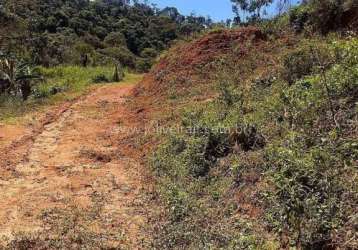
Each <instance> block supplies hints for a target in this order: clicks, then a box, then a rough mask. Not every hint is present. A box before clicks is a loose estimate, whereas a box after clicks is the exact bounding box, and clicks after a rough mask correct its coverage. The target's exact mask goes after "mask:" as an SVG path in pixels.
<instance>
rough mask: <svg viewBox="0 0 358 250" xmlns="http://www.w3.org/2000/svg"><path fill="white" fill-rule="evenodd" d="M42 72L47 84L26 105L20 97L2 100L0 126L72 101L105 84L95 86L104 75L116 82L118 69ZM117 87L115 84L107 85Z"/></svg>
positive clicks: (132, 78) (131, 78)
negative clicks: (97, 80)
mask: <svg viewBox="0 0 358 250" xmlns="http://www.w3.org/2000/svg"><path fill="white" fill-rule="evenodd" d="M38 70H39V72H40V73H41V75H42V76H43V78H44V80H43V81H42V82H39V83H37V84H36V85H35V87H34V88H33V94H32V96H31V97H30V98H29V100H27V101H26V102H23V101H21V99H20V98H19V97H9V96H0V122H2V123H13V122H15V121H17V120H18V118H19V117H22V116H24V115H25V114H28V113H32V112H35V111H42V110H44V109H46V108H47V107H48V106H51V105H56V104H59V103H61V102H66V101H71V100H74V99H76V98H77V97H79V96H81V95H83V94H85V93H86V92H88V91H90V90H91V89H92V88H95V87H98V86H101V85H103V84H101V83H100V84H96V85H94V79H95V78H96V77H97V76H99V75H101V76H105V77H106V78H107V79H112V77H113V73H114V68H113V67H109V66H101V67H87V68H83V67H79V66H57V67H53V68H44V67H40V68H39V69H38ZM141 78H142V75H140V74H134V73H130V72H126V73H125V77H124V79H123V80H122V81H121V84H123V85H130V84H135V83H136V82H138V81H140V79H141ZM106 84H113V83H106Z"/></svg>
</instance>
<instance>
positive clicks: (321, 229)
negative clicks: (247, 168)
mask: <svg viewBox="0 0 358 250" xmlns="http://www.w3.org/2000/svg"><path fill="white" fill-rule="evenodd" d="M295 141H297V142H295ZM302 141H305V140H302V138H299V137H294V138H293V139H291V141H290V142H289V143H288V144H287V143H286V145H285V146H284V147H277V146H275V147H272V148H270V149H269V150H267V155H266V158H267V167H268V168H269V171H270V173H271V176H272V184H273V185H274V186H275V191H274V192H272V193H270V194H269V197H270V198H271V200H270V204H269V206H270V209H269V210H270V211H271V213H268V217H269V218H270V220H269V223H270V225H274V227H276V229H278V230H279V231H281V232H282V234H283V235H286V236H289V237H290V239H291V240H293V241H294V242H295V245H296V246H302V247H303V249H323V248H324V247H326V246H329V245H331V244H334V243H335V242H334V240H335V239H334V238H332V235H333V233H334V232H335V231H337V230H339V229H340V228H341V227H343V226H344V225H345V223H346V222H347V219H348V215H349V214H350V213H351V212H352V210H353V208H354V206H355V205H354V204H355V202H357V200H354V199H353V200H349V201H348V200H346V199H347V198H348V197H351V194H352V193H351V192H352V190H350V189H349V187H347V186H346V185H345V177H346V176H347V173H349V172H350V171H351V170H349V168H346V167H345V166H344V163H343V162H342V161H341V158H340V156H339V155H337V154H336V153H335V152H334V150H335V148H334V146H333V147H332V146H331V145H330V143H326V144H323V145H319V146H318V145H317V146H315V147H312V148H308V149H306V148H305V147H304V146H305V145H302V144H303V143H302ZM351 198H353V197H351Z"/></svg>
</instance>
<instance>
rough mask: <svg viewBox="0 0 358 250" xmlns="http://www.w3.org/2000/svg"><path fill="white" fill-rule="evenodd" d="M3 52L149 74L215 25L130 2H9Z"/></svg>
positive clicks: (4, 7) (0, 19)
mask: <svg viewBox="0 0 358 250" xmlns="http://www.w3.org/2000/svg"><path fill="white" fill-rule="evenodd" d="M0 23H1V28H0V32H1V35H0V45H1V49H2V52H11V53H17V54H19V55H21V56H22V57H23V59H27V60H30V61H31V62H32V63H34V64H36V65H44V66H56V65H59V64H82V65H84V66H86V65H104V64H107V63H109V62H111V60H112V61H113V60H115V61H118V62H120V63H122V64H123V65H125V66H127V67H131V68H137V69H138V70H142V71H146V70H148V69H149V67H150V65H151V61H152V60H153V58H155V57H156V56H157V55H158V53H159V52H160V51H162V50H164V49H166V48H167V47H168V46H169V45H170V42H171V41H173V40H175V39H177V38H178V37H183V36H189V35H190V34H192V33H194V32H199V31H201V30H202V29H204V28H205V27H208V26H210V25H211V24H212V21H211V20H210V19H208V18H205V17H201V16H194V15H191V16H183V15H181V14H180V13H179V12H178V10H177V9H176V8H173V7H172V8H170V7H168V8H164V9H158V8H156V7H155V6H152V5H149V4H148V3H141V2H139V1H134V2H133V3H131V2H130V1H125V0H112V1H108V0H96V1H89V0H75V1H72V0H56V1H49V0H34V1H32V0H31V1H27V0H21V1H12V0H5V1H2V3H1V4H0Z"/></svg>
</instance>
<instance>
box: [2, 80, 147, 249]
mask: <svg viewBox="0 0 358 250" xmlns="http://www.w3.org/2000/svg"><path fill="white" fill-rule="evenodd" d="M132 88H133V87H132V86H121V85H108V86H104V87H100V88H98V89H96V90H95V91H94V92H92V93H91V94H89V95H87V96H86V97H84V98H82V99H80V100H79V101H77V102H75V103H74V104H72V105H70V106H69V107H67V108H66V109H64V110H62V111H61V114H60V115H59V116H58V117H56V119H54V121H51V122H50V123H49V124H47V125H45V126H44V127H43V129H42V130H41V131H40V132H38V134H36V135H35V136H33V138H32V140H31V143H27V144H26V145H27V146H22V145H17V146H16V147H14V148H13V149H12V151H16V150H18V149H19V150H20V148H21V150H20V151H21V152H22V153H23V154H24V155H25V157H24V158H23V159H22V160H21V161H20V162H18V163H17V164H15V165H14V166H8V167H9V168H11V171H12V174H11V175H10V176H9V177H6V178H4V177H2V178H0V236H3V237H5V238H4V242H11V241H12V244H13V245H14V246H17V245H16V244H25V245H26V244H27V245H26V246H28V247H34V248H36V247H42V246H45V247H49V248H57V247H59V248H61V247H62V248H74V249H76V248H77V247H78V246H80V245H85V246H86V247H87V248H88V249H96V248H107V247H108V248H114V249H117V248H118V249H119V248H120V249H123V248H125V249H126V248H128V249H140V248H144V246H145V244H146V243H145V242H146V241H147V235H146V233H145V226H146V224H147V217H146V207H145V205H144V204H145V203H146V201H145V199H146V195H145V193H146V192H145V186H146V185H145V184H144V183H145V180H144V179H145V177H144V173H143V171H142V167H141V166H140V164H139V163H138V160H137V159H136V158H135V157H133V155H132V154H131V153H128V152H130V151H128V150H127V149H128V145H127V146H126V147H125V148H127V149H125V148H124V147H123V148H122V147H121V144H122V143H121V141H123V140H126V138H129V137H131V134H130V133H132V132H131V131H129V130H128V131H124V130H122V129H120V126H123V124H126V125H128V126H130V124H128V122H129V121H128V117H130V116H131V114H129V111H128V109H126V107H125V106H126V105H125V103H126V101H127V98H128V95H129V93H130V91H131V89H132ZM0 129H1V128H0ZM17 144H19V143H17ZM20 144H21V143H20ZM2 154H3V155H2V157H1V159H2V160H3V159H6V154H8V155H9V156H11V155H12V154H13V152H2ZM131 155H132V156H131ZM10 162H11V161H10Z"/></svg>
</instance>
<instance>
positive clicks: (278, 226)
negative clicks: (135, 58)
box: [134, 27, 358, 249]
mask: <svg viewBox="0 0 358 250" xmlns="http://www.w3.org/2000/svg"><path fill="white" fill-rule="evenodd" d="M357 42H358V41H357V38H356V37H342V38H339V37H335V38H325V37H319V36H317V37H307V38H305V37H304V36H301V35H294V34H287V35H284V36H278V37H275V38H273V37H272V36H269V35H266V34H265V33H263V32H262V31H260V30H259V29H258V28H254V27H247V28H241V29H237V30H217V31H213V32H210V33H208V34H207V35H204V36H203V37H200V38H199V39H197V40H193V41H192V42H190V43H183V44H178V45H177V46H174V47H173V48H172V49H170V50H169V51H168V52H167V53H166V54H165V55H163V56H162V57H161V59H160V61H159V62H158V63H157V65H156V66H155V67H154V68H153V69H152V71H151V72H150V73H149V74H148V75H147V76H146V77H145V78H144V80H143V82H142V83H141V84H139V85H138V86H137V88H136V90H135V93H134V94H135V96H136V101H135V102H136V103H137V107H143V106H144V107H145V108H144V109H142V110H140V111H141V112H144V113H145V114H146V116H147V120H149V122H147V125H146V126H149V128H148V127H147V130H148V131H151V132H152V133H147V135H146V137H145V138H146V141H147V142H148V143H147V144H144V148H147V149H148V147H149V148H150V149H149V152H151V151H154V153H152V154H151V153H150V157H148V160H149V162H150V163H149V164H150V165H151V167H152V170H153V172H154V174H155V176H156V178H157V185H158V190H159V191H158V195H159V197H160V199H161V200H162V202H163V205H164V206H165V207H166V208H167V210H165V211H166V212H165V215H166V216H164V217H162V220H161V221H160V222H159V223H157V225H156V230H158V231H159V232H160V234H156V235H155V236H156V237H155V246H157V247H158V248H165V249H172V248H174V249H203V248H214V249H218V248H224V249H278V248H279V247H282V248H287V247H289V246H297V247H298V248H301V249H339V248H341V249H355V248H356V247H357V244H358V239H357V234H356V229H355V225H356V223H357V221H356V219H357V218H356V216H355V215H356V214H357V212H358V211H357V204H358V199H357V198H358V197H357V185H356V183H357V179H356V177H357V168H356V167H357V160H358V158H357V145H358V144H357V142H358V141H357V138H358V134H357V129H356V128H357V126H356V125H357V124H356V121H357V106H356V105H357V101H358V92H357V89H358V85H357V84H358V78H357V77H358V75H357V73H358V72H357V63H358V61H357V53H358V47H357V46H358V43H357ZM148 136H149V139H148ZM153 141H154V142H156V144H155V146H153V143H152V142H153ZM154 216H155V215H154ZM156 216H158V215H156Z"/></svg>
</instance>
